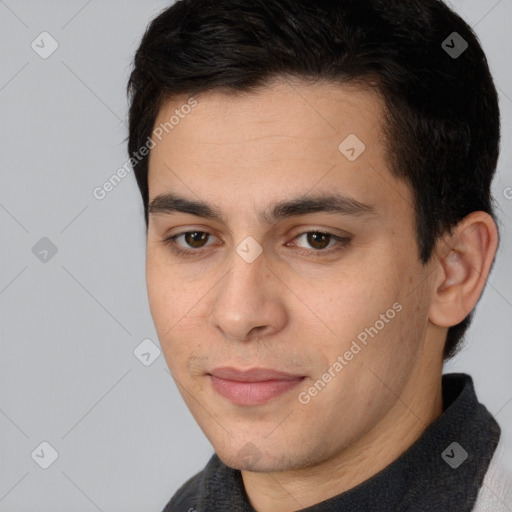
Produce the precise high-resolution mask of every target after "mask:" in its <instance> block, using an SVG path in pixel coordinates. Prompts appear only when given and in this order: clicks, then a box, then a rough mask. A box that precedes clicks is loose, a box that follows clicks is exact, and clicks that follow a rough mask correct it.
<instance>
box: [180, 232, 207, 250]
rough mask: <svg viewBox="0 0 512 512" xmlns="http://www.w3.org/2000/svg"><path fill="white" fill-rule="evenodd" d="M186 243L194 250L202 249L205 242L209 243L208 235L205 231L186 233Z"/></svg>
mask: <svg viewBox="0 0 512 512" xmlns="http://www.w3.org/2000/svg"><path fill="white" fill-rule="evenodd" d="M183 236H184V240H185V243H186V244H187V245H188V246H190V247H193V248H194V249H200V248H201V247H204V244H203V242H207V241H208V236H209V235H208V233H205V232H204V231H190V232H188V233H185V234H184V235H183Z"/></svg>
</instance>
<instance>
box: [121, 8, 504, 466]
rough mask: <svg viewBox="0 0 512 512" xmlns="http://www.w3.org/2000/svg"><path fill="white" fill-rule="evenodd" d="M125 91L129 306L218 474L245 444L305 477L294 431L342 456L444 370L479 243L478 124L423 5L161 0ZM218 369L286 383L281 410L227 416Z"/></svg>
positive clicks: (452, 24) (488, 132)
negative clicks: (137, 273)
mask: <svg viewBox="0 0 512 512" xmlns="http://www.w3.org/2000/svg"><path fill="white" fill-rule="evenodd" d="M454 32H456V33H457V34H459V35H460V36H462V38H463V39H464V40H465V41H466V42H467V43H468V48H467V50H466V51H464V52H463V53H462V54H461V55H459V56H458V57H457V58H454V56H453V55H450V54H449V52H447V51H446V48H445V47H444V46H443V41H445V40H446V39H447V38H449V36H450V35H451V34H453V33H454ZM450 44H451V43H450ZM453 44H459V43H453ZM129 92H130V94H131V105H130V133H129V144H128V147H129V152H130V156H131V157H132V162H133V167H134V172H135V176H136V179H137V183H138V185H139V188H140V191H141V194H142V199H143V203H144V207H145V209H144V211H145V215H146V225H147V228H148V240H147V281H148V293H149V300H150V307H151V312H152V315H153V319H154V321H155V325H156V328H157V332H158V335H159V339H160V342H161V345H162V348H163V350H164V354H165V357H166V359H167V362H168V364H169V367H170V369H171V372H172V373H173V376H174V377H175V379H176V381H177V383H178V385H179V387H180V391H181V392H182V394H183V397H184V399H185V401H186V402H187V404H188V405H189V407H190V409H191V411H192V412H193V414H194V416H195V417H196V419H197V421H198V423H199V424H200V426H201V428H203V430H204V431H205V434H206V435H207V437H208V438H209V439H210V440H211V441H212V443H213V445H214V446H215V448H216V450H217V451H218V452H220V453H223V454H224V459H225V460H226V461H228V463H229V462H231V464H232V465H233V466H239V467H241V466H242V463H241V461H240V457H241V456H240V455H239V453H240V448H241V447H243V446H245V442H246V441H247V440H248V439H253V440H254V445H255V446H257V447H258V448H257V450H258V454H259V455H261V454H268V453H273V454H275V455H273V456H272V457H273V458H272V460H269V458H268V457H267V456H263V458H262V463H261V464H262V466H261V468H267V469H268V468H283V467H299V466H300V465H301V464H305V463H307V462H309V463H314V457H313V453H315V454H316V455H315V457H318V456H319V455H318V453H319V452H318V446H316V445H315V444H314V443H311V442H306V439H311V434H312V432H316V434H317V436H318V437H319V438H322V439H325V438H326V437H329V436H330V437H331V438H332V436H333V435H334V436H338V437H337V442H335V443H334V444H335V445H336V448H337V449H341V448H343V447H344V446H348V445H350V443H351V442H353V441H354V439H356V438H357V437H358V436H361V435H362V434H363V433H364V432H367V431H370V430H371V429H372V427H373V426H374V425H375V424H376V423H378V422H379V421H380V420H382V419H383V418H384V417H385V416H386V414H387V412H388V411H389V410H390V409H391V408H393V406H394V401H396V397H397V396H400V394H401V393H402V392H403V391H404V390H405V389H406V388H407V387H408V386H409V384H410V382H411V381H412V380H413V379H414V378H417V377H415V376H414V375H415V371H416V375H418V374H422V372H426V371H427V369H428V368H430V367H438V366H439V365H441V364H442V361H443V360H446V359H448V358H450V357H453V355H454V354H455V353H456V352H457V350H458V349H459V348H460V345H461V342H462V340H463V336H464V333H465V331H466V329H467V327H468V326H469V323H470V320H471V315H472V311H473V309H474V306H475V304H476V302H477V301H478V298H479V297H480V294H481V292H482V289H483V286H484V283H485V279H486V277H487V274H488V272H489V270H490V267H491V265H492V261H493V258H494V253H495V250H496V246H497V231H496V226H495V223H494V221H493V218H494V212H493V206H492V198H491V193H490V189H491V182H492V178H493V174H494V171H495V169H496V165H497V159H498V152H499V109H498V100H497V93H496V90H495V87H494V84H493V80H492V78H491V75H490V72H489V68H488V65H487V61H486V58H485V55H484V53H483V51H482V49H481V47H480V45H479V43H478V40H477V38H476V36H475V35H474V33H473V32H472V31H471V29H470V28H469V27H468V25H467V24H466V23H465V22H464V21H463V20H462V19H461V18H460V17H458V16H457V15H456V14H455V13H453V12H452V11H451V10H450V9H449V8H448V7H447V6H446V5H445V4H443V3H442V2H440V1H438V0H421V1H420V0H411V1H409V2H403V1H401V0H366V1H364V0H339V1H332V0H331V1H327V0H321V1H318V0H314V1H313V0H293V1H292V0H250V1H249V0H182V1H179V2H177V3H176V4H175V5H173V6H172V7H170V8H169V9H167V10H165V11H164V12H163V13H162V14H161V15H159V16H158V17H157V18H156V19H155V20H153V21H152V23H151V24H150V26H149V27H148V29H147V31H146V33H145V35H144V37H143V39H142V42H141V45H140V47H139V49H138V51H137V53H136V57H135V62H134V69H133V72H132V74H131V77H130V81H129ZM143 148H146V150H145V151H141V150H142V149H143ZM147 148H150V150H149V151H148V150H147ZM171 195H172V197H171ZM326 234H328V235H327V236H326ZM180 235H181V236H180ZM172 237H174V238H172ZM478 247H480V249H481V248H482V247H485V248H486V249H485V250H483V251H482V250H480V252H479V251H478ZM473 249H474V250H473ZM176 250H178V251H179V250H181V251H185V252H181V253H178V252H176ZM314 253H315V254H314ZM478 254H479V256H478ZM349 353H351V354H352V356H350V354H349ZM344 354H346V356H347V357H342V359H343V361H342V360H341V359H339V358H338V356H340V355H341V356H343V355H344ZM397 354H399V357H397ZM336 362H338V365H336ZM226 365H228V366H236V367H239V368H242V367H243V368H250V367H270V368H274V369H279V370H281V371H285V372H288V373H291V374H293V375H298V376H300V377H302V378H303V381H302V382H303V384H302V387H300V386H299V387H297V388H296V389H295V391H294V392H291V393H287V394H286V393H285V395H282V396H281V397H280V398H278V399H277V401H279V400H281V401H282V402H281V406H282V405H285V406H286V407H285V408H284V409H283V408H282V407H280V406H279V407H278V406H276V403H277V402H276V400H273V401H270V402H268V403H265V404H262V405H258V406H257V407H247V406H243V405H236V404H233V403H231V402H229V401H227V400H226V399H224V398H222V397H220V396H219V395H218V394H216V393H215V391H213V390H212V387H211V384H210V381H209V380H208V379H209V373H210V372H211V370H213V369H214V368H216V367H218V366H226ZM429 365H431V366H429ZM324 375H330V378H329V377H328V376H327V377H325V378H323V377H322V376H324ZM376 375H377V376H379V379H382V380H385V382H386V384H387V387H388V388H390V389H392V390H393V392H392V393H389V392H387V391H385V390H384V388H383V386H382V382H379V379H377V378H376ZM319 379H320V380H322V382H323V384H321V383H318V381H319ZM326 381H327V382H326ZM315 383H317V385H316V388H315V389H316V390H317V391H316V392H315V391H310V390H312V388H313V387H314V384H315ZM299 391H301V392H302V393H303V394H302V395H300V393H299ZM299 396H302V399H300V398H298V397H299ZM301 400H302V402H301ZM306 402H307V403H306ZM205 404H208V409H206V408H205ZM358 404H359V405H358ZM361 404H364V405H365V407H362V406H361ZM279 411H280V413H281V414H282V415H283V416H285V414H286V412H287V411H289V414H290V415H291V416H290V418H289V419H288V420H287V421H286V422H284V423H283V425H282V426H281V427H280V433H279V434H274V435H272V436H270V435H269V436H267V437H265V436H263V435H262V432H270V431H271V430H272V428H274V427H275V425H276V420H277V419H278V418H276V414H278V413H279ZM320 411H329V412H327V413H323V414H322V415H320V414H319V412H320ZM320 416H322V418H320ZM326 416H327V419H326ZM315 418H316V419H315ZM341 420H343V421H344V423H343V424H344V426H345V430H344V432H343V434H342V435H340V434H339V432H338V430H339V423H340V421H341ZM220 425H222V426H220ZM306 425H307V426H306ZM336 432H338V433H336ZM335 433H336V434H335ZM297 446H300V447H301V448H300V449H299V450H298V452H300V453H295V452H294V453H295V455H293V456H292V455H291V453H292V447H295V450H296V447H297ZM323 449H326V450H327V449H328V448H323ZM333 449H334V448H333ZM296 451H297V450H296ZM237 454H238V455H237ZM325 456H328V454H327V453H326V454H325ZM253 458H254V457H253ZM255 464H257V463H255Z"/></svg>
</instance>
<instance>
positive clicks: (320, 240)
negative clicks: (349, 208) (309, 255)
mask: <svg viewBox="0 0 512 512" xmlns="http://www.w3.org/2000/svg"><path fill="white" fill-rule="evenodd" d="M331 238H332V235H329V234H328V233H320V232H318V231H311V232H310V233H307V241H308V244H310V245H311V247H313V248H315V249H325V248H326V247H328V246H329V242H330V240H331Z"/></svg>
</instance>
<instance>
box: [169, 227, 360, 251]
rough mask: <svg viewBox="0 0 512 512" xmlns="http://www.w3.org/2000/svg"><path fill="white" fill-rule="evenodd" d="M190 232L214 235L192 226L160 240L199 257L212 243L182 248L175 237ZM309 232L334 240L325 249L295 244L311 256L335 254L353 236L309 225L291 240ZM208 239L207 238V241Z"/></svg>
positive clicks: (172, 249)
mask: <svg viewBox="0 0 512 512" xmlns="http://www.w3.org/2000/svg"><path fill="white" fill-rule="evenodd" d="M190 233H202V234H206V235H208V237H215V235H212V233H210V232H209V231H206V230H205V229H194V228H192V229H190V228H189V229H187V230H185V231H181V232H179V233H176V234H173V235H169V236H167V237H165V238H164V239H163V240H162V241H161V244H162V245H168V246H169V247H170V248H171V251H172V252H173V253H175V254H176V255H178V256H185V257H194V256H198V257H199V256H201V255H202V253H203V251H204V249H205V248H207V247H209V246H210V245H212V244H209V245H206V246H203V247H200V248H198V249H194V248H189V249H187V248H184V247H183V246H181V245H179V244H177V243H176V239H177V238H179V237H180V236H184V235H187V234H190ZM310 233H320V234H323V235H327V236H329V237H331V239H332V240H333V241H334V242H335V244H334V245H333V246H332V247H329V248H327V249H305V248H304V247H299V246H297V248H298V249H299V252H300V253H301V254H302V255H305V256H311V255H312V256H313V257H322V256H324V257H325V256H329V255H333V254H336V253H338V252H340V251H341V250H343V249H344V248H345V247H346V246H347V245H348V244H349V243H350V242H351V241H352V238H353V235H352V234H348V233H347V234H346V236H343V235H336V234H335V233H332V232H331V231H330V230H328V229H324V228H314V227H313V228H311V227H309V228H308V229H303V230H302V231H300V232H298V233H296V234H295V235H293V236H292V239H291V242H293V241H294V240H296V239H297V238H300V237H302V236H304V235H308V234H310ZM215 238H217V237H215ZM209 241H210V240H209V239H208V242H209ZM285 246H287V247H289V246H290V242H287V243H286V244H285Z"/></svg>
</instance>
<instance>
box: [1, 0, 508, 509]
mask: <svg viewBox="0 0 512 512" xmlns="http://www.w3.org/2000/svg"><path fill="white" fill-rule="evenodd" d="M168 4H169V2H165V1H163V0H144V1H141V0H140V1H137V2H136V1H134V0H130V1H127V0H109V1H101V2H100V1H99V0H90V1H86V0H73V1H65V2H64V1H57V0H52V1H49V0H47V1H45V2H41V1H40V0H32V1H30V0H5V1H3V0H0V41H1V44H0V62H1V66H0V119H1V128H0V130H1V131H0V141H1V153H0V166H1V167H0V168H1V187H0V230H1V236H2V243H1V249H0V251H1V252H0V256H1V265H0V315H1V316H0V321H1V323H0V335H1V346H0V436H1V437H0V443H1V444H0V461H1V463H0V512H28V511H34V512H35V511H37V512H47V511H48V512H50V511H51V512H69V511H73V512H94V511H98V510H100V511H103V512H121V511H123V512H131V511H134V512H135V511H155V512H157V511H160V510H161V509H162V508H163V506H164V505H165V503H167V501H168V500H169V498H170V496H171V495H172V494H173V493H174V492H175V491H176V490H177V488H178V487H179V486H180V485H181V484H182V483H183V482H184V481H185V480H186V479H187V478H189V477H190V476H191V475H192V474H194V473H196V472H197V471H199V470H200V469H202V468H203V467H204V465H205V464H206V462H207V460H208V459H209V457H210V456H211V453H212V448H211V446H210V444H209V443H208V441H207V440H206V438H205V437H204V436H203V434H202V432H201V431H200V429H199V428H198V427H197V425H196V424H195V421H194V420H193V418H192V416H191V415H190V413H189V412H188V410H187V408H186V407H185V405H184V404H183V402H182V399H181V397H180V396H179V394H178V392H177V390H176V387H175V385H174V382H173V381H172V379H171V377H170V375H169V372H168V370H167V366H166V364H165V361H164V358H163V356H162V355H160V356H159V357H157V358H156V359H155V360H154V361H153V358H154V355H151V356H144V357H145V359H148V358H149V359H150V361H153V362H152V364H150V365H149V366H145V365H144V364H142V362H141V361H140V360H139V359H137V358H136V357H135V355H134V353H133V352H134V350H135V349H136V347H137V346H138V345H139V344H140V343H141V342H142V341H143V340H145V339H150V340H152V341H153V343H154V344H155V346H156V347H158V346H159V343H158V340H157V336H156V333H155V330H154V327H153V324H152V320H151V317H150V314H149V309H148V304H147V296H146V288H145V276H144V263H145V261H144V258H145V254H144V251H145V240H144V224H143V215H142V203H141V200H140V197H139V192H138V190H137V188H136V185H135V180H134V177H133V175H132V174H130V175H129V176H128V177H127V178H126V179H125V180H124V181H123V182H122V183H121V184H120V185H118V186H117V187H116V188H115V189H114V190H113V191H112V192H111V193H110V194H108V195H107V197H106V198H105V199H104V200H102V201H99V200H97V199H95V198H94V197H93V194H92V191H93V189H94V188H95V187H97V186H101V185H102V184H103V183H104V182H105V181H106V180H107V179H108V178H109V177H110V176H111V175H112V174H113V173H114V172H116V170H117V169H118V168H120V167H121V166H122V165H123V164H124V163H125V162H126V160H127V154H126V145H125V142H124V140H125V137H126V136H127V127H126V121H127V118H126V114H127V101H126V96H125V86H126V81H127V78H128V74H129V71H130V64H131V59H132V57H133V53H134V51H135V49H136V47H137V45H138V42H139V41H140V37H141V36H142V33H143V31H144V29H145V27H146V25H147V23H148V22H149V21H150V19H152V18H153V17H154V16H155V15H156V14H157V13H158V12H160V11H161V10H162V9H163V8H165V7H166V6H167V5H168ZM452 4H453V5H454V7H455V9H456V10H457V11H458V12H459V13H461V14H462V15H463V17H464V18H465V19H466V20H467V21H468V22H469V23H470V24H471V25H472V26H473V27H474V28H475V29H476V32H477V34H478V36H479V37H480V39H481V42H482V44H483V47H484V49H485V50H486V52H487V54H488V57H489V60H490V64H491V67H492V71H493V73H494V76H495V79H496V81H497V85H498V87H499V91H500V101H501V108H502V115H503V145H502V154H501V159H500V164H499V169H498V173H497V177H496V179H495V182H494V193H495V196H496V198H497V200H498V202H499V204H500V212H499V215H500V218H501V222H502V225H501V234H502V241H501V252H500V255H499V257H498V260H497V262H496V265H495V268H494V270H493V273H492V275H491V278H490V282H489V284H488V286H487V288H486V291H485V293H484V297H483V299H482V301H481V302H480V304H479V306H478V314H477V316H476V320H475V322H474V324H473V326H472V329H471V332H470V335H469V341H468V345H467V348H466V350H465V351H464V352H463V353H462V354H461V355H460V356H458V357H457V358H456V359H455V360H454V361H453V362H451V363H449V364H448V365H447V367H446V370H445V371H446V372H450V371H463V372H467V373H469V374H471V375H472V376H473V378H474V380H475V384H476V389H477V393H478V396H479V398H480V400H481V401H482V402H483V403H484V404H486V406H487V407H488V409H489V410H490V411H491V412H492V413H494V414H495V415H496V416H497V419H498V421H499V422H500V424H501V426H502V429H503V439H504V441H505V442H506V444H507V452H506V453H507V461H508V464H509V466H510V467H512V372H511V371H510V364H511V361H512V348H511V342H510V330H511V328H512V286H511V284H512V272H511V269H510V267H509V265H510V262H511V261H512V258H511V255H512V245H511V242H512V237H511V236H510V231H511V229H512V200H510V199H507V198H506V197H505V196H508V197H509V198H512V189H508V188H507V187H512V172H511V157H512V150H511V148H510V145H509V144H508V141H510V140H511V130H512V100H511V98H512V69H511V67H510V48H511V47H512V33H511V31H510V21H509V20H510V19H512V2H511V0H501V1H497V0H485V1H482V0H453V1H452ZM43 31H46V32H48V33H50V34H51V36H52V37H53V38H54V39H55V40H56V41H57V42H58V45H59V46H58V48H57V50H56V51H55V52H54V53H53V54H52V55H51V56H50V57H49V58H47V59H43V58H41V57H40V56H39V55H38V54H37V53H36V52H35V51H34V50H33V49H32V47H31V43H32V41H34V40H36V43H37V42H38V41H39V45H40V46H43V44H44V47H45V48H44V49H45V50H48V48H50V46H49V44H50V41H49V39H45V43H41V42H40V39H41V38H39V37H38V36H39V35H40V34H41V33H42V32H43ZM447 35H448V34H447ZM45 37H46V36H45ZM440 44H441V41H440ZM42 50H43V49H42V48H41V50H40V51H42ZM507 191H508V193H507ZM42 237H47V238H49V239H50V240H51V241H52V243H53V244H54V245H55V246H56V247H57V253H56V254H55V255H54V256H53V257H51V253H49V254H48V255H47V260H48V261H46V262H43V261H40V259H38V258H37V257H36V255H35V254H34V253H33V251H32V248H33V247H34V246H35V245H36V243H38V242H39V240H40V239H41V238H42ZM40 250H42V249H40ZM36 252H37V251H36ZM43 256H44V253H42V254H41V255H40V257H43ZM144 357H143V359H144ZM43 441H46V442H48V443H49V444H50V445H51V446H52V447H53V448H54V449H55V450H56V451H57V452H58V458H57V459H56V460H55V462H54V463H53V464H52V465H51V466H50V467H49V468H48V469H42V468H41V467H40V466H39V465H38V463H43V462H44V460H46V461H49V460H50V459H49V457H50V452H49V450H48V449H47V448H45V447H44V446H43V447H42V448H40V444H41V443H42V442H43ZM41 449H42V450H43V451H41ZM34 450H35V452H34ZM33 452H34V453H35V455H34V458H32V456H31V454H32V453H33ZM37 454H39V456H38V455H37ZM36 461H38V463H36Z"/></svg>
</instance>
